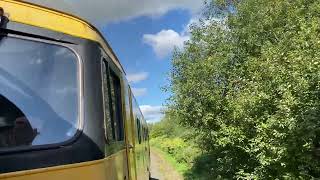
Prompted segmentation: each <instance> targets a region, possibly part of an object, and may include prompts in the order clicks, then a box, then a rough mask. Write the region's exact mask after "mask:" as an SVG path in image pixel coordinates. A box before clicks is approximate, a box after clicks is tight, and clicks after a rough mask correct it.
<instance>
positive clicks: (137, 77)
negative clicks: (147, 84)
mask: <svg viewBox="0 0 320 180" xmlns="http://www.w3.org/2000/svg"><path fill="white" fill-rule="evenodd" d="M148 76H149V73H147V72H140V73H132V74H130V73H129V74H127V79H128V82H129V83H138V82H141V81H144V80H146V79H147V78H148Z"/></svg>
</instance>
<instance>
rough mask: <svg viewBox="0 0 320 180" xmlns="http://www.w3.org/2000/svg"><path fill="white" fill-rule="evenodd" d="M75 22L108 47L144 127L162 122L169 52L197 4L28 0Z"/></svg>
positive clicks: (191, 0) (189, 0)
mask: <svg viewBox="0 0 320 180" xmlns="http://www.w3.org/2000/svg"><path fill="white" fill-rule="evenodd" d="M28 1H30V2H33V3H37V4H41V5H44V6H49V7H51V8H54V9H58V10H62V11H67V12H69V13H72V14H75V15H77V16H80V17H82V18H84V19H86V20H88V21H89V22H91V23H92V24H94V25H95V26H96V27H97V28H98V29H99V30H100V31H101V33H102V34H103V35H104V36H105V38H106V39H107V41H108V42H109V43H110V45H111V47H112V48H113V50H114V52H115V53H116V54H117V56H118V58H119V59H120V62H121V64H122V65H123V67H124V69H125V71H126V74H127V79H128V81H129V83H130V85H131V87H132V89H133V93H134V95H135V97H136V99H137V101H138V103H139V105H140V109H141V110H142V113H143V115H144V117H145V119H146V120H147V121H148V122H156V121H159V120H161V118H162V117H163V113H162V111H163V109H165V108H164V107H165V104H166V100H167V98H168V97H169V96H170V94H169V93H166V92H164V91H162V90H161V89H162V87H165V86H166V85H167V84H168V83H169V81H168V74H169V72H170V68H171V58H172V52H173V50H174V48H180V49H182V48H183V44H184V42H185V41H187V40H188V39H189V38H190V37H189V33H188V26H189V25H190V24H191V23H192V22H194V21H195V20H196V19H197V17H199V14H200V12H201V9H202V6H203V0H134V1H133V0H90V1H88V0H55V1H52V0H28Z"/></svg>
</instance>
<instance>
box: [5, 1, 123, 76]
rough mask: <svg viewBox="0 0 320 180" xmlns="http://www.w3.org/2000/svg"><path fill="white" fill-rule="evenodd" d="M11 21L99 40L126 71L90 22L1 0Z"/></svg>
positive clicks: (66, 14)
mask: <svg viewBox="0 0 320 180" xmlns="http://www.w3.org/2000/svg"><path fill="white" fill-rule="evenodd" d="M0 7H2V8H3V9H4V11H5V13H6V14H8V16H9V19H10V21H13V22H18V23H22V24H27V25H31V26H36V27H41V28H45V29H49V30H52V31H57V32H61V33H64V34H68V35H71V36H75V37H79V38H83V39H88V40H92V41H95V42H98V43H99V44H100V45H101V46H102V47H103V49H104V50H105V51H106V53H107V54H108V56H109V57H110V58H111V59H112V61H113V62H114V63H115V64H116V65H117V66H118V68H119V69H120V70H121V71H122V72H123V73H125V71H124V69H123V67H122V65H121V63H120V61H119V59H118V58H117V56H116V54H115V53H114V52H113V50H112V48H111V46H110V45H109V43H108V42H107V41H106V39H105V38H104V37H103V35H102V34H101V33H100V32H99V31H98V30H97V29H96V28H95V27H94V26H93V25H92V24H90V23H89V22H87V21H85V20H83V19H81V18H79V17H76V16H74V15H71V14H68V13H65V12H61V11H57V10H54V9H51V8H48V7H43V6H40V5H35V4H32V3H29V2H22V1H16V0H0Z"/></svg>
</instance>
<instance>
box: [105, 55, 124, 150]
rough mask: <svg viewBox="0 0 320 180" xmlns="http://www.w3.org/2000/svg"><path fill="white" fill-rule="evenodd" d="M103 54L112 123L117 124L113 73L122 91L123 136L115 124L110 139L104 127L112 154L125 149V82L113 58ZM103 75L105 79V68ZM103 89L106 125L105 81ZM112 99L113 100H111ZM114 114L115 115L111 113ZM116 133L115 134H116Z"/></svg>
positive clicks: (120, 118)
mask: <svg viewBox="0 0 320 180" xmlns="http://www.w3.org/2000/svg"><path fill="white" fill-rule="evenodd" d="M102 54H103V57H102V60H101V69H102V68H103V66H105V68H106V73H107V81H108V82H107V86H108V87H107V89H108V95H107V96H108V99H109V102H108V104H109V105H108V111H109V113H110V118H111V116H112V119H110V121H111V122H113V123H112V124H114V125H115V124H116V121H115V119H113V118H114V117H115V115H114V113H115V112H113V105H114V103H113V101H112V95H111V93H112V92H111V91H112V89H111V77H110V76H111V73H112V74H113V75H114V76H115V77H116V78H118V82H119V83H118V84H119V88H120V92H119V94H118V95H119V96H120V101H118V102H120V104H118V107H119V108H120V110H119V112H120V117H119V121H120V122H121V126H119V127H120V128H119V129H121V131H122V136H121V139H119V138H118V137H119V136H118V135H117V133H118V132H119V131H118V129H117V127H116V126H114V129H113V130H112V131H114V133H115V134H114V133H112V136H113V137H112V139H110V138H109V137H107V136H106V135H107V134H108V132H106V127H104V130H105V132H104V134H105V135H104V136H105V141H106V155H111V154H113V153H115V152H117V151H119V150H123V149H125V125H124V116H123V103H124V102H123V100H124V98H123V95H122V94H123V83H122V76H121V72H120V70H119V69H118V68H116V65H115V64H113V62H112V60H111V59H110V58H109V57H108V56H106V55H105V53H102ZM101 72H102V73H101V76H102V80H104V77H103V76H104V74H103V69H102V70H101ZM102 86H103V87H102V90H103V92H102V93H103V98H104V100H103V104H104V105H103V109H104V126H105V125H106V124H105V123H106V119H105V118H106V117H105V116H106V112H105V111H106V105H105V96H106V95H105V94H104V93H105V92H104V89H105V87H104V86H105V85H104V82H102ZM110 100H111V101H110ZM111 114H113V115H111ZM114 135H115V136H114Z"/></svg>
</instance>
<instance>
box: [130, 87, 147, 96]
mask: <svg viewBox="0 0 320 180" xmlns="http://www.w3.org/2000/svg"><path fill="white" fill-rule="evenodd" d="M131 90H132V93H133V95H134V96H135V97H139V96H144V95H146V94H147V88H132V89H131Z"/></svg>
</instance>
